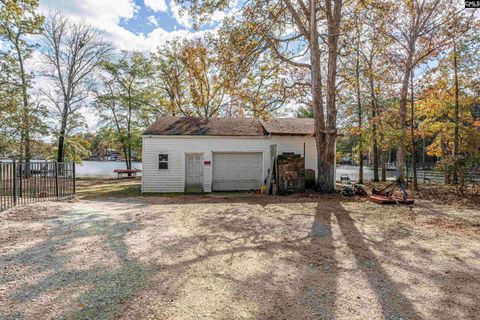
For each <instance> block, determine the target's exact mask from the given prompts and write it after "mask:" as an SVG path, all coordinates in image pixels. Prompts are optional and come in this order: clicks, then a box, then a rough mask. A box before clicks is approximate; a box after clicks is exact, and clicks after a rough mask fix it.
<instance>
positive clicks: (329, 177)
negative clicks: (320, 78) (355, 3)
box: [312, 0, 342, 192]
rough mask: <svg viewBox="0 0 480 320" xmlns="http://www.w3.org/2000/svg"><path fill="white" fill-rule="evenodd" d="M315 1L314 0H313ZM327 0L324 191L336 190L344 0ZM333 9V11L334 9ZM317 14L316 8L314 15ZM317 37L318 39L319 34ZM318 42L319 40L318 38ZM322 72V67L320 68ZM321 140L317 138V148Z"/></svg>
mask: <svg viewBox="0 0 480 320" xmlns="http://www.w3.org/2000/svg"><path fill="white" fill-rule="evenodd" d="M312 2H314V1H312ZM333 3H334V6H333V8H332V0H326V15H327V30H328V36H327V46H328V66H327V123H326V126H325V127H326V129H327V130H325V131H323V132H321V133H318V134H320V135H321V136H323V140H324V142H325V144H324V146H323V147H322V148H321V149H320V150H318V151H319V157H318V158H319V163H318V166H319V170H320V172H319V173H318V186H319V187H320V191H322V192H334V191H335V174H334V173H335V142H336V139H337V127H336V126H337V125H336V122H337V109H336V85H337V83H336V79H337V54H338V38H339V33H340V20H341V17H342V15H341V13H342V0H333ZM332 9H333V11H332ZM315 15H316V10H315V11H314V12H313V13H312V16H315ZM316 38H317V39H318V37H317V35H316ZM317 43H318V40H317ZM319 72H320V69H319ZM318 147H319V141H318V140H317V148H318Z"/></svg>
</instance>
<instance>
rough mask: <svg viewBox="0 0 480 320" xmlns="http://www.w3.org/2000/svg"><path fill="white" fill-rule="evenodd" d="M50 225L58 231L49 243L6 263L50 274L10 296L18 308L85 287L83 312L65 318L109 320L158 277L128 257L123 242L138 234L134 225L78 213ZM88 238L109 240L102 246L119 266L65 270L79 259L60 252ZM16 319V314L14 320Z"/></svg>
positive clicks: (88, 211) (93, 213)
mask: <svg viewBox="0 0 480 320" xmlns="http://www.w3.org/2000/svg"><path fill="white" fill-rule="evenodd" d="M49 222H50V223H51V224H53V226H54V228H53V231H52V233H51V236H50V238H49V239H48V240H47V241H44V242H41V243H38V244H37V245H35V246H33V247H31V248H28V249H25V250H22V251H20V252H18V253H15V254H13V255H9V256H4V257H2V260H4V261H5V262H7V261H8V263H13V264H15V265H17V266H23V267H25V268H28V269H31V270H35V272H36V273H39V274H41V273H46V274H47V276H46V277H44V278H42V279H41V280H40V281H38V282H36V283H34V284H25V285H23V286H22V287H20V288H19V289H18V290H17V291H16V292H15V293H13V294H12V298H13V299H14V300H16V301H18V302H20V303H29V302H31V301H33V300H35V299H36V298H38V297H40V296H41V295H43V294H48V293H49V292H55V291H56V290H61V289H65V288H75V287H80V286H87V288H89V289H87V291H86V292H84V293H83V294H82V295H81V296H80V297H79V298H78V301H77V305H76V306H77V307H78V306H79V308H75V309H78V310H76V311H75V310H65V311H66V314H63V313H62V314H63V315H64V316H67V317H68V318H75V319H94V318H109V317H112V316H115V315H119V314H118V312H119V305H120V304H121V303H122V302H124V301H126V300H127V299H129V298H131V297H132V296H133V295H134V294H135V293H136V292H138V291H139V290H140V289H141V288H143V287H144V286H145V285H146V284H148V279H149V277H150V276H151V275H153V274H154V272H155V271H156V269H155V268H154V267H152V268H146V267H144V266H142V265H141V264H140V263H138V262H137V261H136V260H132V259H129V257H128V249H127V246H126V245H125V243H124V241H123V237H124V236H125V235H126V234H127V233H128V232H130V231H132V230H136V229H138V225H137V224H136V223H135V222H132V221H117V222H115V221H112V220H111V219H110V218H109V217H108V215H107V214H105V213H104V212H97V211H95V210H93V209H78V208H76V209H72V210H69V212H68V213H67V214H64V215H62V216H61V217H59V218H56V219H53V220H50V221H49ZM90 236H101V237H104V238H105V243H104V244H105V245H106V246H107V247H108V248H109V249H111V250H112V251H113V253H114V256H112V257H106V259H111V260H115V261H116V262H117V265H116V266H114V267H111V268H105V267H103V268H102V267H101V266H99V267H96V268H93V269H87V270H78V269H75V268H74V269H72V268H67V266H66V265H67V263H68V262H69V260H70V259H71V258H73V256H74V255H75V253H65V252H62V248H64V247H65V246H66V245H67V244H68V243H69V242H71V241H72V240H74V239H80V238H85V237H90ZM92 245H100V244H98V243H96V244H95V243H94V244H92ZM77 254H78V253H77ZM79 254H82V253H79ZM4 261H2V262H4ZM79 267H81V266H79ZM80 269H81V268H80ZM12 280H14V279H4V280H3V281H7V282H8V281H12ZM39 312H40V311H39ZM12 316H15V315H12ZM18 316H20V315H19V314H18V313H17V315H16V316H15V317H18ZM42 316H45V315H42V314H37V315H36V316H35V317H42ZM7 317H8V316H7Z"/></svg>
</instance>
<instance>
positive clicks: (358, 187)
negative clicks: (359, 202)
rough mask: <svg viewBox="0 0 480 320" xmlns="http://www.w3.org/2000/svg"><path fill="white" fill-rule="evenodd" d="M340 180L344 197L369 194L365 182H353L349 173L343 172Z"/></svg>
mask: <svg viewBox="0 0 480 320" xmlns="http://www.w3.org/2000/svg"><path fill="white" fill-rule="evenodd" d="M340 182H341V183H342V195H343V196H344V197H353V196H354V195H355V196H366V195H367V191H365V188H364V187H363V184H360V183H352V182H351V180H350V177H349V176H348V174H342V175H341V176H340Z"/></svg>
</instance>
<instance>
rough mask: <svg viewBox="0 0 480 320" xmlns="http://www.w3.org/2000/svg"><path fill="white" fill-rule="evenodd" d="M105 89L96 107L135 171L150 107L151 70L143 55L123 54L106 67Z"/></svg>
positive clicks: (135, 53) (104, 65)
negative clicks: (142, 122) (145, 110)
mask: <svg viewBox="0 0 480 320" xmlns="http://www.w3.org/2000/svg"><path fill="white" fill-rule="evenodd" d="M102 71H103V72H102V76H101V80H102V87H103V89H102V90H101V91H99V92H97V93H96V99H95V106H96V108H97V111H98V113H99V115H100V118H101V119H102V121H103V122H104V123H105V124H106V125H107V127H110V128H114V130H115V131H116V135H117V142H118V143H119V144H120V145H121V148H122V150H123V153H124V157H125V165H126V168H127V169H131V168H132V150H133V148H135V147H136V146H138V145H139V143H140V141H139V140H140V132H141V131H140V128H139V125H138V124H139V117H140V115H141V111H142V109H143V108H144V107H145V106H147V105H148V104H149V102H148V98H149V94H148V86H147V83H148V79H149V78H150V77H151V75H152V72H151V67H150V65H149V63H148V60H147V59H146V58H145V57H144V56H143V54H142V53H139V52H133V53H129V52H123V53H122V56H121V58H120V59H119V60H118V61H107V62H104V63H103V64H102Z"/></svg>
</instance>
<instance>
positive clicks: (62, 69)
mask: <svg viewBox="0 0 480 320" xmlns="http://www.w3.org/2000/svg"><path fill="white" fill-rule="evenodd" d="M44 29H45V31H44V33H43V56H44V58H45V62H46V63H45V65H46V68H45V72H44V75H45V76H46V77H47V78H48V79H50V80H51V81H52V88H53V89H52V90H50V92H48V93H47V95H48V96H49V98H50V100H51V102H52V104H53V106H54V110H55V111H56V113H57V116H58V117H59V119H58V122H59V125H58V128H57V132H56V137H57V139H58V150H57V161H59V162H63V161H64V158H65V151H64V148H65V139H66V133H67V131H68V129H69V126H70V125H71V124H72V123H71V120H72V119H73V118H74V115H76V114H78V110H79V109H80V108H81V107H82V106H84V103H85V100H86V99H87V98H88V97H89V93H90V92H91V90H92V88H93V85H94V81H93V79H92V75H93V72H94V71H95V70H96V69H97V67H98V66H99V65H100V64H101V62H102V61H103V60H104V59H105V58H107V57H108V55H109V53H110V51H111V50H112V46H111V45H110V43H109V42H107V41H105V40H104V39H103V36H102V34H101V33H100V32H99V31H98V30H97V29H95V28H93V27H92V26H90V25H88V24H86V23H84V22H74V21H72V20H70V19H69V18H67V17H66V16H64V15H63V14H61V13H58V12H57V13H54V14H52V15H51V16H49V17H48V19H47V21H46V23H45V26H44Z"/></svg>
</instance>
